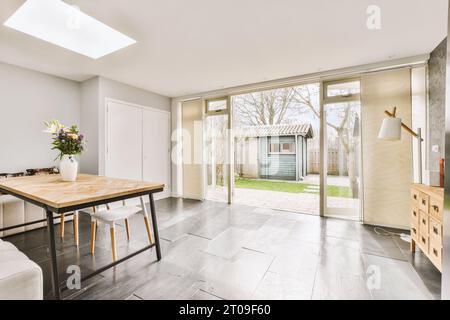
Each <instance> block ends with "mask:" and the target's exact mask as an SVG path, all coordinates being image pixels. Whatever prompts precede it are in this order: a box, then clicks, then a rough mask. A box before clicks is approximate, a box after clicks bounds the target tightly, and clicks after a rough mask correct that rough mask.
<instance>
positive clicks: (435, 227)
mask: <svg viewBox="0 0 450 320" xmlns="http://www.w3.org/2000/svg"><path fill="white" fill-rule="evenodd" d="M429 221H430V228H429V230H430V244H431V243H433V245H435V246H442V224H441V223H440V222H438V221H437V220H435V219H433V218H432V217H429Z"/></svg>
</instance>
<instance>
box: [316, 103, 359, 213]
mask: <svg viewBox="0 0 450 320" xmlns="http://www.w3.org/2000/svg"><path fill="white" fill-rule="evenodd" d="M324 108H325V114H326V128H325V132H326V134H325V137H326V139H325V145H324V152H325V153H326V154H325V159H326V165H325V173H324V174H325V175H326V176H325V180H326V187H325V215H327V216H333V217H340V218H345V219H352V220H359V219H360V189H361V130H360V126H361V124H360V119H361V116H360V114H361V103H360V101H359V100H358V101H349V102H339V103H328V104H325V106H324Z"/></svg>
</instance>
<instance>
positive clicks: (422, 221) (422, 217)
mask: <svg viewBox="0 0 450 320" xmlns="http://www.w3.org/2000/svg"><path fill="white" fill-rule="evenodd" d="M419 233H420V235H424V236H427V237H428V236H429V234H430V219H429V218H428V215H427V214H426V213H425V212H423V211H421V210H419Z"/></svg>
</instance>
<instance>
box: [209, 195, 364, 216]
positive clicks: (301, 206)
mask: <svg viewBox="0 0 450 320" xmlns="http://www.w3.org/2000/svg"><path fill="white" fill-rule="evenodd" d="M207 199H208V200H213V201H227V196H226V188H222V187H216V188H209V189H208V196H207ZM327 200H328V207H332V208H358V205H359V201H358V200H356V199H351V198H339V197H328V198H327ZM319 201H320V197H319V195H317V194H311V193H287V192H278V191H268V190H255V189H244V188H235V192H234V198H233V202H234V203H235V204H243V205H248V206H254V207H263V208H270V209H276V210H285V211H293V212H299V213H306V214H313V215H319ZM338 211H339V210H337V211H336V212H335V213H334V214H333V216H334V217H341V218H346V219H351V220H358V219H359V215H358V214H348V213H340V212H338ZM353 211H355V212H357V210H353Z"/></svg>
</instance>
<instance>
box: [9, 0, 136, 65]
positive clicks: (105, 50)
mask: <svg viewBox="0 0 450 320" xmlns="http://www.w3.org/2000/svg"><path fill="white" fill-rule="evenodd" d="M4 25H5V26H7V27H10V28H13V29H15V30H18V31H21V32H23V33H26V34H28V35H30V36H33V37H36V38H39V39H41V40H44V41H47V42H50V43H52V44H55V45H57V46H60V47H63V48H65V49H68V50H71V51H74V52H77V53H79V54H82V55H85V56H88V57H90V58H93V59H98V58H101V57H103V56H105V55H107V54H110V53H112V52H115V51H118V50H120V49H123V48H125V47H128V46H130V45H132V44H134V43H136V41H135V40H133V39H132V38H130V37H127V36H126V35H124V34H122V33H120V32H118V31H116V30H114V29H113V28H111V27H109V26H107V25H106V24H104V23H102V22H100V21H98V20H96V19H94V18H92V17H91V16H88V15H87V14H85V13H83V12H82V11H80V9H79V8H77V7H74V6H71V5H68V4H67V3H64V2H63V1H61V0H27V1H26V2H25V3H24V4H23V5H22V6H21V7H20V8H19V9H18V10H17V11H16V12H15V13H14V14H13V15H12V16H11V17H9V19H8V20H7V21H6V22H5V23H4Z"/></svg>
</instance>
